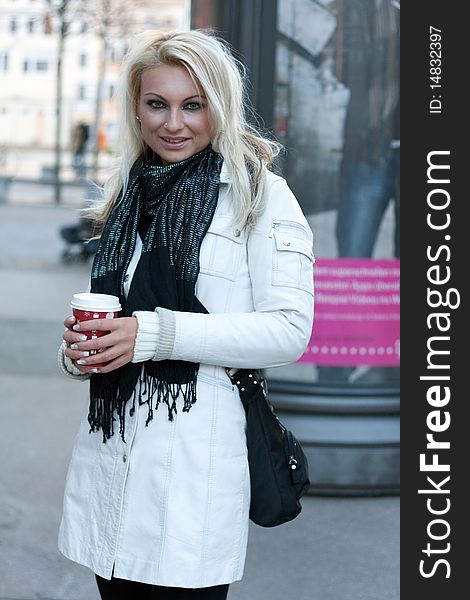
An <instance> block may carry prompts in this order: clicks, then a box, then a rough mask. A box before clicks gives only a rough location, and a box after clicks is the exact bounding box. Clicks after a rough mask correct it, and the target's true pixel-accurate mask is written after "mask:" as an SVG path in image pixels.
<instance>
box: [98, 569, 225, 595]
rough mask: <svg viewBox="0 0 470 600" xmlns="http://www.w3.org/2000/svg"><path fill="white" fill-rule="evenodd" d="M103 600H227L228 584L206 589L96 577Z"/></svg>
mask: <svg viewBox="0 0 470 600" xmlns="http://www.w3.org/2000/svg"><path fill="white" fill-rule="evenodd" d="M95 577H96V582H97V583H98V589H99V591H100V596H101V599H102V600H226V598H227V594H228V584H225V585H216V586H213V587H206V588H177V587H164V586H161V585H149V584H147V583H140V582H139V581H128V580H127V579H115V578H114V577H113V578H112V579H111V580H108V579H103V578H102V577H100V576H99V575H95Z"/></svg>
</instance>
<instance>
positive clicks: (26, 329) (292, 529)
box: [0, 186, 399, 600]
mask: <svg viewBox="0 0 470 600" xmlns="http://www.w3.org/2000/svg"><path fill="white" fill-rule="evenodd" d="M31 192H32V194H33V196H34V195H35V194H39V189H38V188H37V186H36V188H35V187H34V186H33V187H32V188H31ZM34 197H37V196H34ZM75 219H76V211H75V209H74V206H73V205H72V203H71V204H70V205H69V204H67V205H66V206H65V205H64V206H61V207H54V206H53V205H50V204H49V205H47V203H46V205H36V206H34V203H31V204H30V203H28V202H26V201H21V198H18V201H15V202H14V203H10V202H9V203H8V204H3V205H0V276H1V281H2V288H1V289H2V295H1V296H0V327H1V330H2V336H1V337H0V405H1V409H2V414H1V418H0V452H1V454H2V456H3V459H4V460H3V463H2V475H1V478H0V550H1V552H0V600H33V599H34V600H38V599H39V600H99V596H98V594H97V591H96V587H95V583H94V578H93V574H92V573H91V571H89V570H88V569H86V568H84V567H81V566H79V565H76V564H75V563H72V562H70V561H68V560H67V559H65V558H64V557H63V556H61V555H60V553H59V552H58V550H57V531H58V526H59V522H60V514H61V503H62V493H63V487H64V481H65V475H66V469H67V466H68V462H69V460H70V454H71V449H72V444H73V439H74V436H75V433H76V430H77V427H78V421H79V418H80V415H81V414H82V412H83V411H84V410H86V400H87V399H86V396H87V389H86V384H82V383H79V382H75V381H70V380H68V379H67V378H65V377H63V376H61V375H60V373H59V372H58V368H57V367H56V352H57V346H58V344H59V342H60V338H61V333H62V330H63V326H62V324H61V323H62V320H63V317H64V316H65V314H66V313H67V312H68V302H69V299H70V296H71V294H72V293H73V292H76V291H80V290H84V289H85V288H86V286H87V282H88V276H89V274H88V271H89V265H87V264H71V265H62V264H61V263H60V259H59V257H60V252H61V250H62V248H63V245H62V242H61V240H60V238H59V235H58V230H59V227H60V226H61V225H63V224H67V223H70V222H73V221H74V220H75ZM302 504H303V511H302V513H301V515H300V516H299V517H298V518H297V519H296V520H294V521H293V522H292V523H288V524H286V525H283V526H281V527H277V528H274V529H263V528H260V527H257V526H256V525H253V524H251V530H250V540H249V547H248V555H247V562H246V568H245V576H244V578H243V581H241V582H237V583H235V584H233V585H232V586H231V589H230V592H229V600H398V599H399V499H398V498H396V497H390V498H387V497H383V498H322V497H313V496H308V497H306V498H305V499H304V500H303V503H302ZM130 600H131V599H130Z"/></svg>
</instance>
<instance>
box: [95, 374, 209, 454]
mask: <svg viewBox="0 0 470 600" xmlns="http://www.w3.org/2000/svg"><path fill="white" fill-rule="evenodd" d="M196 386H197V379H194V380H192V381H188V382H186V383H169V382H167V381H163V380H162V379H156V378H155V377H154V376H152V375H151V374H150V373H148V372H147V371H146V369H142V371H141V373H140V376H139V380H138V383H137V385H136V386H134V389H133V390H129V389H126V386H125V387H124V388H123V387H122V385H121V387H120V388H119V392H118V394H116V393H115V390H114V387H113V386H111V385H110V386H108V387H106V388H104V389H102V390H100V392H99V394H98V395H93V394H91V395H90V406H89V411H88V423H89V424H90V433H93V432H95V431H100V430H101V431H102V432H103V442H104V443H106V441H107V440H109V438H110V437H111V436H112V435H114V422H115V421H116V420H117V419H116V417H119V434H120V435H121V439H122V441H123V442H124V443H126V440H125V438H124V429H125V421H126V406H127V403H128V399H130V397H131V396H132V406H131V408H130V409H129V416H131V417H132V416H133V415H134V413H135V409H136V400H137V402H138V404H139V406H142V405H144V404H147V406H148V413H147V420H146V421H145V426H146V427H147V426H148V424H149V423H150V421H152V419H153V411H154V410H157V409H158V407H159V406H160V404H162V403H163V404H166V406H167V409H168V420H169V421H173V419H174V416H175V414H178V410H177V400H178V398H182V400H183V409H182V410H183V412H189V410H190V409H191V406H192V405H193V404H194V403H195V402H196ZM114 413H116V417H115V416H114Z"/></svg>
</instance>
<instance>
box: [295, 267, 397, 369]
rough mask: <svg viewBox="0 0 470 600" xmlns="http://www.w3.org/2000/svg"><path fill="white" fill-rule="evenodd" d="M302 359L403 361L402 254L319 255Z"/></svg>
mask: <svg viewBox="0 0 470 600" xmlns="http://www.w3.org/2000/svg"><path fill="white" fill-rule="evenodd" d="M299 362H304V363H315V364H316V365H330V366H356V365H369V366H397V365H399V364H400V260H399V259H380V260H376V259H367V258H334V259H330V258H321V259H317V261H316V263H315V321H314V325H313V331H312V337H311V339H310V342H309V345H308V348H307V350H306V352H305V353H304V355H303V356H302V357H301V358H300V360H299Z"/></svg>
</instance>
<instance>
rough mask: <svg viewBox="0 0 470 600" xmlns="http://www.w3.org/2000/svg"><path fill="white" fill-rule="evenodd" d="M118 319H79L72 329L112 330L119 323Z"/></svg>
mask: <svg viewBox="0 0 470 600" xmlns="http://www.w3.org/2000/svg"><path fill="white" fill-rule="evenodd" d="M117 321H119V319H90V320H89V321H81V322H80V323H76V324H75V325H74V326H73V330H74V331H114V330H115V329H116V328H117V327H119V325H117V324H116V322H117Z"/></svg>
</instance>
